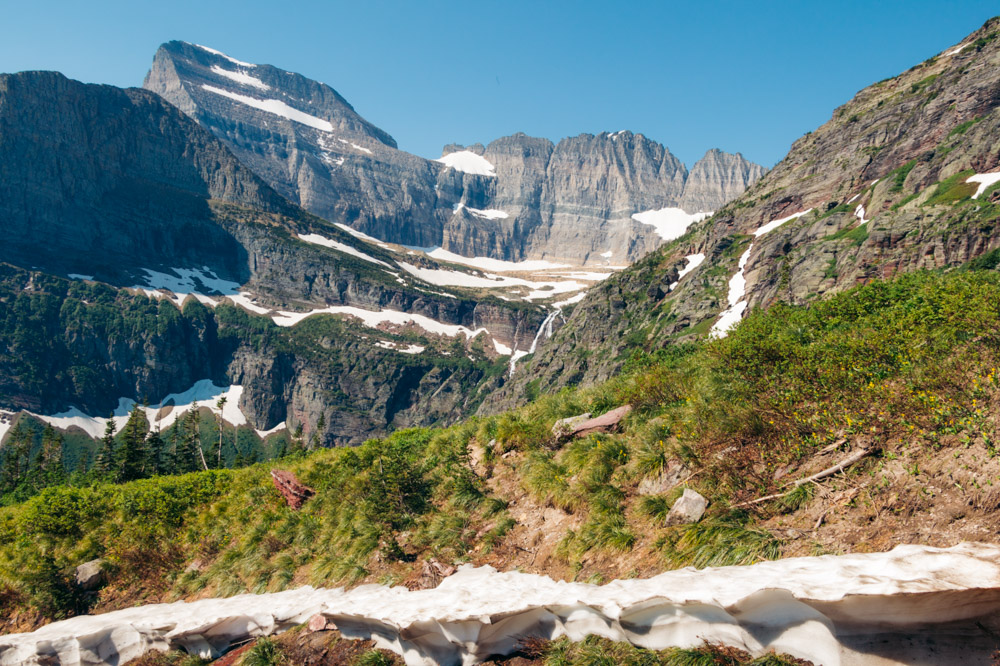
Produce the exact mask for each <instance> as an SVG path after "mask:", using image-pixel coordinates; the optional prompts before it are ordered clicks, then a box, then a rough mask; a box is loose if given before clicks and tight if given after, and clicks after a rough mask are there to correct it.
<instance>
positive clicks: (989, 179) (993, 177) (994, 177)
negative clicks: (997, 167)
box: [965, 171, 1000, 199]
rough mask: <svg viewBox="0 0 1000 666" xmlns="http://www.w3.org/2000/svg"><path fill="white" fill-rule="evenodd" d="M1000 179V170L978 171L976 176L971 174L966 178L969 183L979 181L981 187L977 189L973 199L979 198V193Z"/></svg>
mask: <svg viewBox="0 0 1000 666" xmlns="http://www.w3.org/2000/svg"><path fill="white" fill-rule="evenodd" d="M998 181H1000V171H998V172H996V173H977V174H976V175H974V176H969V177H968V178H966V180H965V182H967V183H979V187H978V188H977V189H976V193H975V194H973V195H972V198H973V199H978V198H979V195H981V194H982V193H983V192H985V191H986V189H987V188H989V187H990V186H991V185H993V184H994V183H996V182H998Z"/></svg>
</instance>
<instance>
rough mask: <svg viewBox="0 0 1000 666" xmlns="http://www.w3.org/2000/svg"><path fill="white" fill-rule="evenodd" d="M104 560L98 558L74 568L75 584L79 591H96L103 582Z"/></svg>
mask: <svg viewBox="0 0 1000 666" xmlns="http://www.w3.org/2000/svg"><path fill="white" fill-rule="evenodd" d="M103 564H104V560H102V559H100V558H98V559H96V560H91V561H89V562H84V563H83V564H81V565H80V566H78V567H77V568H76V584H77V586H78V587H79V588H80V589H81V590H85V591H87V592H91V591H93V590H96V589H98V588H99V587H101V585H103V584H104V582H105V574H104V569H103V568H102V565H103Z"/></svg>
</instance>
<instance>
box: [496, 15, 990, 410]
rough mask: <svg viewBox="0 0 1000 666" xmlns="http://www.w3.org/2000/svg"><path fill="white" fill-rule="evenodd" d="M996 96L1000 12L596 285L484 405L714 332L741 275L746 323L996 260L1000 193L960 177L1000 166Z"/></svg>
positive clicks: (605, 372)
mask: <svg viewBox="0 0 1000 666" xmlns="http://www.w3.org/2000/svg"><path fill="white" fill-rule="evenodd" d="M998 90H1000V19H991V20H990V21H988V22H987V23H986V24H985V25H984V26H983V27H982V28H981V29H980V30H978V31H976V32H975V33H973V34H972V35H970V36H969V37H967V38H966V39H965V40H963V42H962V44H960V45H958V46H956V47H955V48H951V49H948V50H946V51H944V52H942V53H941V54H939V55H938V56H936V57H933V58H931V59H929V60H927V61H925V62H923V63H920V64H918V65H916V66H915V67H913V68H911V69H910V70H908V71H907V72H905V73H903V74H901V75H900V76H897V77H895V78H891V79H886V80H885V81H881V82H879V83H876V84H874V85H872V86H869V87H868V88H865V89H864V90H862V91H861V92H859V93H858V94H857V95H855V97H854V98H853V99H852V100H851V101H849V102H848V103H846V104H845V105H843V106H841V107H840V108H838V109H836V110H835V111H834V114H833V118H832V119H831V120H830V121H829V122H827V123H826V124H824V125H823V126H822V127H820V128H818V129H817V130H816V131H815V132H811V133H809V134H807V135H805V136H804V137H802V138H800V139H799V140H798V141H796V142H795V144H794V145H793V146H792V149H791V151H790V152H789V153H788V155H787V156H786V157H785V159H784V160H782V161H781V162H780V163H779V164H778V165H777V166H776V167H775V168H774V169H773V170H772V171H770V172H768V173H767V174H766V175H765V176H764V177H763V178H761V179H760V180H759V181H757V182H756V183H755V184H754V185H753V186H751V187H750V188H749V189H748V190H747V191H746V192H745V193H744V194H743V195H741V196H740V197H738V198H737V199H735V200H734V201H732V202H731V203H729V204H727V205H725V206H724V207H722V208H721V209H720V210H719V211H718V212H717V213H716V214H715V215H714V216H713V217H712V218H711V219H710V220H708V221H705V222H701V223H699V224H697V225H695V226H693V227H692V228H691V229H690V230H689V232H688V234H687V235H686V236H684V237H683V238H680V239H678V240H677V241H675V242H674V243H672V244H670V245H668V246H667V247H665V248H660V249H659V250H657V251H656V252H653V253H651V254H650V255H648V256H646V257H644V258H643V259H642V260H640V261H638V262H636V263H635V264H633V265H632V266H631V267H630V268H629V269H627V270H624V271H622V272H620V273H619V274H617V275H615V276H613V277H612V278H610V279H608V280H606V281H604V282H603V283H602V284H601V285H599V286H598V287H596V288H595V289H593V290H591V291H590V292H589V294H588V296H587V298H586V299H585V300H584V301H583V302H581V303H579V304H578V305H576V306H574V309H573V311H572V312H568V311H567V313H566V314H567V323H566V325H565V326H563V327H562V328H561V329H560V330H559V331H558V332H557V333H556V334H555V335H554V336H553V337H552V338H551V339H549V340H546V341H544V343H543V344H541V345H539V347H538V350H537V353H536V354H535V355H534V357H533V358H530V359H525V360H523V361H521V366H520V369H519V371H518V373H519V374H518V375H517V376H515V381H514V382H512V383H510V384H508V385H507V386H505V387H504V389H503V391H502V394H501V395H500V396H497V397H495V399H493V400H491V401H490V403H489V406H488V408H489V409H498V410H499V409H504V408H506V407H509V406H511V405H513V404H516V403H517V402H518V401H521V400H524V396H525V395H526V393H527V392H526V390H525V386H526V384H527V382H529V381H531V382H533V386H534V390H535V391H538V390H541V391H543V392H544V391H550V390H557V389H558V388H559V387H561V386H567V385H574V384H584V385H586V384H591V383H595V382H600V381H603V380H605V379H607V378H608V377H610V376H612V375H613V374H614V373H615V372H617V371H618V370H619V369H620V368H621V367H622V365H623V364H624V363H625V361H626V360H627V359H628V358H629V357H630V356H631V355H632V354H633V353H634V352H635V351H637V350H642V351H653V350H655V349H657V348H659V347H662V346H664V345H669V344H672V343H674V342H676V341H683V340H686V339H689V338H692V337H698V336H704V335H707V334H709V333H710V331H711V330H712V328H713V326H715V324H716V323H717V322H718V320H719V319H720V315H721V314H722V313H723V311H725V310H727V308H728V307H729V306H730V305H733V303H732V302H731V299H732V296H733V295H734V294H733V293H732V292H731V289H730V281H731V279H732V278H733V277H734V276H736V275H740V276H741V277H742V278H743V279H744V280H745V293H740V294H735V295H737V296H738V298H737V301H739V303H741V310H742V312H743V315H744V316H745V313H746V312H751V311H753V310H754V309H755V308H761V307H767V306H768V305H770V304H772V303H774V302H776V301H778V300H782V301H786V302H790V303H798V304H803V303H808V302H809V301H810V300H812V299H815V298H818V297H820V296H822V295H823V294H827V293H831V292H835V291H840V290H844V289H848V288H850V287H853V286H855V285H858V284H862V283H865V282H867V281H869V280H872V279H876V278H888V277H892V276H893V275H895V274H897V273H899V272H904V271H913V270H918V269H944V268H949V267H955V266H958V265H961V264H964V263H966V262H969V261H971V260H976V259H977V258H980V257H982V258H983V259H982V261H983V262H985V263H984V264H983V265H987V266H988V265H996V261H995V260H994V259H990V257H991V256H993V255H991V254H990V253H991V252H993V251H994V250H995V249H997V248H1000V228H998V227H997V225H996V220H997V219H1000V205H998V204H1000V192H998V191H997V189H996V187H995V186H994V185H989V184H988V183H989V182H990V179H989V178H986V177H984V178H981V179H980V181H984V182H976V181H969V180H968V179H969V178H970V177H972V176H973V175H975V174H983V175H985V176H988V175H989V174H991V173H994V172H997V171H998V170H1000V144H998V142H997V137H998V136H1000V94H998ZM974 195H975V196H974ZM695 258H698V261H694V259H695ZM702 261H703V263H701V262H702ZM691 266H694V268H693V269H691V273H690V275H687V274H686V272H687V269H688V268H689V267H691ZM681 272H685V276H684V277H680V273H681ZM675 282H676V285H674V283H675ZM737 282H738V283H740V286H742V281H737ZM651 285H652V286H653V287H651ZM654 287H655V288H654ZM735 320H737V321H738V320H739V313H737V315H736V317H735ZM716 328H717V329H718V327H716ZM484 409H485V408H484Z"/></svg>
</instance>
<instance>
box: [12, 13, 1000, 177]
mask: <svg viewBox="0 0 1000 666" xmlns="http://www.w3.org/2000/svg"><path fill="white" fill-rule="evenodd" d="M0 10H2V16H3V36H2V39H0V71H5V72H13V71H20V70H25V69H53V70H58V71H61V72H63V73H65V74H66V75H67V76H70V77H72V78H76V79H80V80H82V81H89V82H99V83H111V84H114V85H119V86H138V85H141V84H142V78H143V76H144V74H145V72H146V70H147V69H148V67H149V63H150V61H151V60H152V57H153V53H154V51H155V50H156V47H157V46H158V45H159V44H160V43H162V42H165V41H169V40H172V39H182V40H186V41H190V42H196V43H199V44H205V45H208V46H212V47H214V48H217V49H219V50H222V51H225V52H227V53H229V54H230V55H232V56H234V57H236V58H239V59H240V60H246V61H250V62H257V63H270V64H274V65H277V66H279V67H283V68H285V69H289V70H293V71H297V72H300V73H302V74H304V75H306V76H309V77H310V78H314V79H318V80H321V81H324V82H326V83H328V84H330V85H331V86H333V87H334V88H336V89H337V90H338V91H339V92H340V93H341V94H342V95H343V96H344V97H346V98H347V99H348V101H350V102H351V103H352V104H353V105H354V107H355V108H356V109H357V110H358V111H359V112H360V113H361V114H362V115H363V116H365V117H366V118H368V119H369V120H370V121H372V122H373V123H375V124H376V125H378V126H380V127H382V128H383V129H385V130H386V131H388V132H389V133H390V134H392V135H393V136H394V137H395V138H396V140H397V141H398V142H399V145H400V147H401V148H403V149H404V150H409V151H411V152H414V153H417V154H419V155H423V156H425V157H437V156H438V155H440V150H441V147H442V146H443V145H444V144H446V143H451V142H459V143H466V144H468V143H474V142H476V141H481V142H483V143H487V142H489V141H490V140H492V139H495V138H497V137H500V136H503V135H506V134H511V133H513V132H517V131H523V132H526V133H528V134H532V135H536V136H545V137H549V138H551V139H554V140H558V139H560V138H562V137H564V136H572V135H576V134H579V133H581V132H591V133H598V132H601V131H603V130H612V131H613V130H618V129H631V130H633V131H635V132H642V133H643V134H645V135H646V136H649V137H651V138H653V139H656V140H657V141H660V142H662V143H664V144H666V145H667V147H669V148H670V150H671V151H672V152H673V153H674V154H675V155H677V156H678V157H679V158H680V159H682V160H683V161H684V162H685V163H687V164H688V166H690V165H691V164H692V163H693V162H694V161H695V160H697V159H698V158H699V157H700V156H701V155H702V154H703V153H704V152H705V151H706V150H707V149H709V148H713V147H719V148H722V149H723V150H727V151H731V152H737V151H739V152H742V153H743V154H744V155H746V156H747V157H748V158H749V159H752V160H754V161H757V162H760V163H762V164H765V165H767V166H771V165H773V164H774V163H776V162H777V161H778V160H780V159H781V158H782V157H783V156H784V154H785V153H786V152H787V150H788V148H789V146H790V145H791V143H792V141H794V140H795V139H796V138H798V137H799V136H801V135H802V134H803V133H805V132H806V131H809V130H812V129H814V128H815V127H817V126H819V125H820V124H822V123H823V122H825V121H826V120H828V119H829V118H830V115H831V112H832V110H833V109H834V108H835V107H836V106H837V105H839V104H841V103H843V102H844V101H846V100H848V99H849V98H850V97H851V96H852V95H853V94H854V93H855V92H856V91H857V90H859V89H860V88H862V87H864V86H866V85H868V84H870V83H872V82H874V81H877V80H879V79H883V78H885V77H887V76H892V75H895V74H897V73H899V72H901V71H903V70H906V69H908V68H909V67H911V66H912V65H914V64H916V63H918V62H920V61H922V60H924V59H926V58H928V57H930V56H932V55H934V54H936V53H939V52H940V51H942V50H943V49H945V48H946V47H948V46H951V45H953V44H956V43H957V42H959V40H961V39H962V38H963V37H964V36H965V35H967V34H968V33H970V32H972V31H973V30H975V29H977V28H979V27H980V26H981V25H982V24H983V22H984V21H985V20H986V19H987V18H989V17H990V16H992V15H994V14H1000V5H997V3H996V2H995V0H994V1H993V2H986V1H978V0H968V1H966V2H947V1H941V0H938V1H929V0H909V1H902V0H880V1H878V2H872V1H870V0H869V1H865V2H861V1H855V0H846V1H845V0H830V1H829V2H811V1H806V0H801V1H794V0H790V1H775V2H767V1H766V0H762V1H758V2H739V1H735V0H733V1H729V2H721V1H719V2H711V1H705V0H702V1H700V2H699V1H688V2H683V3H681V2H667V1H661V2H653V1H650V2H639V1H636V2H629V1H621V0H619V1H617V2H613V1H612V2H592V1H589V0H577V1H575V2H562V1H559V2H554V1H553V2H545V1H544V0H535V1H534V2H521V1H520V0H509V1H505V2H493V1H485V0H479V1H476V0H466V1H464V2H433V1H424V2H422V1H416V0H410V1H399V2H378V1H374V0H373V1H367V0H366V1H362V0H354V1H353V2H340V1H333V0H328V1H321V0H307V1H301V2H289V1H288V0H285V1H281V0H268V1H267V2H259V1H257V0H245V1H243V2H232V1H229V0H199V1H197V2H191V1H189V0H167V1H163V0H160V1H158V2H155V3H154V2H145V1H142V0H115V1H107V2H102V1H100V0H94V1H92V2H80V1H79V0H75V1H72V2H70V1H64V2H54V1H51V0H17V1H11V0H0Z"/></svg>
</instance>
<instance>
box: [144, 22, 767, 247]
mask: <svg viewBox="0 0 1000 666" xmlns="http://www.w3.org/2000/svg"><path fill="white" fill-rule="evenodd" d="M144 85H145V87H146V88H148V89H149V90H152V91H155V92H157V93H159V94H160V95H162V96H163V97H164V98H165V99H167V100H168V101H170V102H172V103H173V104H175V105H176V106H177V107H178V108H180V109H181V110H183V111H184V112H185V113H186V114H188V115H189V116H191V117H192V118H194V119H195V120H197V121H198V122H199V123H200V124H201V125H203V126H204V127H205V128H207V129H208V130H209V131H211V132H212V133H213V134H215V135H216V136H217V137H218V138H219V139H220V140H222V141H224V142H225V143H226V144H227V145H228V146H229V147H230V148H231V149H232V151H233V153H234V154H235V155H236V156H237V157H239V158H240V160H241V161H243V162H244V163H246V164H247V165H249V166H250V167H251V168H252V169H253V170H254V171H255V172H256V173H257V174H259V175H260V176H261V177H262V178H263V179H264V180H265V181H267V182H268V183H269V184H270V185H271V186H273V187H274V189H275V190H277V191H278V192H280V193H281V194H282V195H284V196H286V197H288V198H289V199H290V200H291V201H293V202H295V203H298V204H299V205H301V206H302V207H304V208H305V209H307V210H309V211H310V212H312V213H315V214H316V215H319V216H320V217H323V218H325V219H327V220H329V221H332V222H338V223H343V224H346V225H349V226H351V227H353V228H354V229H357V230H359V231H361V232H364V233H366V234H369V235H371V236H374V237H376V238H380V239H383V240H387V241H391V242H395V243H402V244H405V245H412V246H419V247H432V246H433V247H437V246H440V247H443V248H445V249H446V250H449V251H451V252H455V253H457V254H461V255H463V256H467V257H474V256H488V257H494V258H499V259H506V260H512V261H520V260H524V259H551V260H554V261H562V262H568V263H573V264H592V265H593V264H611V265H619V266H621V265H625V264H626V263H628V262H630V261H633V260H635V259H637V258H638V257H640V256H642V255H643V254H645V253H646V252H648V251H650V250H652V249H654V248H655V247H657V246H658V245H659V244H660V243H662V240H663V239H662V238H660V237H659V236H658V235H657V234H656V233H655V230H654V229H653V228H651V227H649V226H648V225H644V224H641V223H639V222H636V221H634V220H632V219H631V216H632V215H633V214H635V213H639V212H643V211H647V210H658V209H661V208H666V207H677V208H684V209H685V210H688V212H692V213H693V212H697V211H701V210H715V209H717V208H719V207H720V206H722V205H723V204H724V203H725V202H726V201H728V200H729V199H730V198H732V197H733V196H736V195H738V194H739V193H741V192H742V191H743V190H744V189H745V188H746V187H747V186H748V185H749V184H751V183H752V182H753V181H754V180H756V179H757V178H759V177H760V175H761V174H762V173H763V171H764V170H763V168H762V167H759V166H757V165H754V164H751V163H749V162H747V161H746V160H745V159H743V158H742V156H740V155H727V154H725V153H721V152H719V151H711V152H710V153H709V154H708V155H706V156H705V158H704V159H702V160H701V161H699V162H698V164H696V165H695V167H694V169H693V171H692V174H693V176H694V178H693V179H690V185H688V182H689V178H688V175H689V174H688V171H687V169H686V168H685V167H684V165H683V164H681V162H680V161H679V160H678V159H677V158H675V157H674V156H673V155H671V154H670V152H669V151H668V150H667V149H666V148H665V147H664V146H662V145H661V144H659V143H656V142H655V141H652V140H650V139H648V138H646V137H644V136H643V135H641V134H632V133H631V132H614V133H608V132H604V133H601V134H598V135H592V134H581V135H579V136H576V137H572V138H567V139H563V140H562V141H560V142H559V143H558V144H553V143H552V142H551V141H549V140H547V139H539V138H534V137H528V136H526V135H524V134H515V135H513V136H509V137H505V138H502V139H498V140H496V141H494V142H492V143H490V144H489V145H488V146H485V147H484V146H482V145H481V144H475V145H473V146H468V147H463V146H459V145H454V144H453V145H450V146H448V147H446V149H445V156H444V161H445V162H447V161H448V157H447V156H448V155H453V154H456V153H462V154H465V153H468V154H469V155H472V156H473V159H476V158H482V159H484V160H485V162H481V163H480V164H482V165H487V166H483V167H482V168H481V169H476V168H472V169H469V168H462V166H461V164H456V165H455V166H456V168H452V167H449V166H446V164H443V163H441V161H432V160H426V159H423V158H420V157H417V156H415V155H411V154H409V153H406V152H403V151H400V150H397V149H396V144H395V142H394V141H393V140H392V139H391V137H389V136H388V134H386V133H385V132H383V131H382V130H379V129H377V128H375V127H373V126H372V125H371V124H370V123H367V122H366V121H364V120H363V119H362V118H361V117H360V116H358V115H357V113H356V112H355V111H354V109H353V108H351V107H350V105H349V104H347V102H346V101H345V100H344V99H343V98H342V97H341V96H340V95H339V94H337V93H336V91H334V90H333V89H332V88H330V87H329V86H326V85H324V84H321V83H317V82H315V81H310V80H309V79H306V78H304V77H302V76H300V75H298V74H293V73H289V72H285V71H284V70H280V69H277V68H274V67H271V66H270V65H254V64H251V63H243V62H240V61H237V60H234V59H233V58H230V57H229V56H226V55H223V54H221V53H219V52H217V51H214V50H212V49H207V48H205V47H200V46H195V45H193V44H188V43H185V42H168V43H166V44H164V45H163V46H161V47H160V49H159V51H157V53H156V56H155V57H154V59H153V65H152V68H151V69H150V71H149V74H148V75H147V77H146V81H145V84H144ZM692 207H693V208H692Z"/></svg>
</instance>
